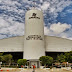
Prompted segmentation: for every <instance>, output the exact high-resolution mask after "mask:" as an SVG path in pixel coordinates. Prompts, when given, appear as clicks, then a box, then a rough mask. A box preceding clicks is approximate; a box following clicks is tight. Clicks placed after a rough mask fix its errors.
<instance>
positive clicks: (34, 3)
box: [33, 0, 36, 8]
mask: <svg viewBox="0 0 72 72" xmlns="http://www.w3.org/2000/svg"><path fill="white" fill-rule="evenodd" d="M35 5H36V1H35V0H33V8H35Z"/></svg>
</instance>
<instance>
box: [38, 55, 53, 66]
mask: <svg viewBox="0 0 72 72" xmlns="http://www.w3.org/2000/svg"><path fill="white" fill-rule="evenodd" d="M39 60H40V61H41V63H42V65H44V66H46V65H50V64H52V62H53V58H52V57H50V56H41V57H40V58H39Z"/></svg>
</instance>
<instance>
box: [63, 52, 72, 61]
mask: <svg viewBox="0 0 72 72" xmlns="http://www.w3.org/2000/svg"><path fill="white" fill-rule="evenodd" d="M64 55H65V60H66V61H67V62H72V51H70V52H65V54H64Z"/></svg>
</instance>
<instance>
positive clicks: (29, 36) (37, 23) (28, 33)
mask: <svg viewBox="0 0 72 72" xmlns="http://www.w3.org/2000/svg"><path fill="white" fill-rule="evenodd" d="M43 23H44V22H43V13H42V12H41V11H39V10H36V9H32V10H29V11H27V13H26V16H25V36H24V57H23V58H25V59H28V60H29V59H39V57H40V56H44V55H45V48H44V25H43Z"/></svg>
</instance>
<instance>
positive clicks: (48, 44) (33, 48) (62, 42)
mask: <svg viewBox="0 0 72 72" xmlns="http://www.w3.org/2000/svg"><path fill="white" fill-rule="evenodd" d="M43 24H44V22H43V13H42V11H39V10H36V9H32V10H29V11H27V13H26V16H25V35H24V36H20V37H12V38H8V39H1V40H0V52H23V58H24V59H27V60H28V62H29V67H30V66H32V64H36V66H37V67H39V66H40V63H39V57H41V56H45V52H69V51H72V40H68V39H65V38H59V37H54V36H52V37H51V36H45V35H44V25H43Z"/></svg>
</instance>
